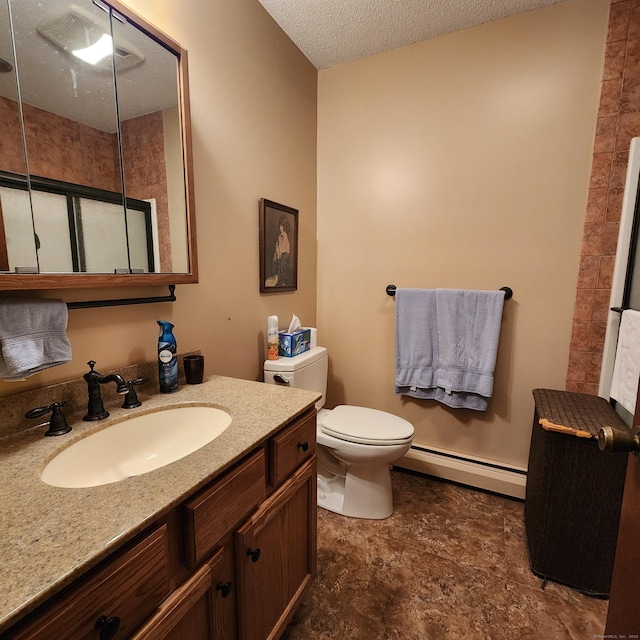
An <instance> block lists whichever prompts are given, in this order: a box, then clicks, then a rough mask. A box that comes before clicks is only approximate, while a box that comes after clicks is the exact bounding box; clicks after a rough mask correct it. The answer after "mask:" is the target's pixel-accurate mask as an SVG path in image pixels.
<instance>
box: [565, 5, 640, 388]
mask: <svg viewBox="0 0 640 640" xmlns="http://www.w3.org/2000/svg"><path fill="white" fill-rule="evenodd" d="M635 136H640V0H612V2H611V12H610V15H609V30H608V33H607V45H606V55H605V63H604V72H603V77H602V91H601V97H600V108H599V112H598V123H597V129H596V139H595V145H594V150H593V164H592V169H591V181H590V185H589V197H588V202H587V212H586V219H585V226H584V238H583V243H582V254H581V259H580V271H579V275H578V285H577V291H576V303H575V309H574V316H573V334H572V338H571V347H570V354H569V367H568V370H567V379H566V386H565V388H566V390H567V391H578V392H585V393H590V394H593V395H597V393H598V383H599V379H600V366H601V364H602V351H603V347H604V336H605V330H606V326H607V313H608V308H609V297H610V295H611V282H612V276H613V266H614V262H615V255H616V246H617V240H618V229H619V225H620V215H621V210H622V195H623V191H624V182H625V175H626V169H627V160H628V154H629V142H630V140H631V138H633V137H635Z"/></svg>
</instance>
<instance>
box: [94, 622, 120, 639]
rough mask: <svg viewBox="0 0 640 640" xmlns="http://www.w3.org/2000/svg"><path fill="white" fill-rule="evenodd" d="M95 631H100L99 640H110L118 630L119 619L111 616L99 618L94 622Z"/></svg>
mask: <svg viewBox="0 0 640 640" xmlns="http://www.w3.org/2000/svg"><path fill="white" fill-rule="evenodd" d="M95 628H96V629H100V640H111V639H112V638H115V636H116V633H118V629H120V618H118V616H113V617H112V618H107V616H100V617H99V618H98V619H97V620H96V626H95Z"/></svg>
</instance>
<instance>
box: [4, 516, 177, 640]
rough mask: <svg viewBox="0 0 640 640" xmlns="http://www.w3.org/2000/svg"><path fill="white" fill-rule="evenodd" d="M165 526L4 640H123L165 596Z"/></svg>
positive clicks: (88, 577)
mask: <svg viewBox="0 0 640 640" xmlns="http://www.w3.org/2000/svg"><path fill="white" fill-rule="evenodd" d="M167 548H168V547H167V527H166V525H165V524H163V525H161V526H160V527H157V528H155V530H153V531H151V533H149V534H148V535H146V536H144V537H143V538H142V539H141V540H140V541H139V542H135V543H134V544H133V545H132V546H130V547H129V548H128V549H126V550H124V551H122V552H117V553H116V554H114V557H113V558H109V560H108V561H106V563H103V564H102V565H100V567H99V568H98V569H97V570H95V571H92V572H90V573H89V574H88V575H87V576H86V577H84V578H81V579H80V580H79V581H77V582H76V583H74V584H73V585H72V586H71V587H70V588H69V589H68V590H67V591H66V592H63V593H62V594H61V595H60V596H58V597H57V598H55V599H53V600H52V601H51V602H50V603H49V604H47V605H45V606H44V607H43V608H42V609H41V610H39V611H38V612H37V614H36V615H35V616H32V618H30V619H28V620H27V621H26V623H24V624H23V625H21V626H20V628H19V629H16V630H14V631H12V630H9V631H8V632H7V635H6V636H3V638H4V637H6V638H10V639H11V640H52V638H55V639H56V640H67V639H69V640H84V639H87V640H89V639H91V640H94V639H95V640H98V639H100V640H108V639H109V638H127V637H129V636H130V635H131V633H132V632H133V631H134V630H135V629H136V628H137V627H139V626H140V624H141V623H142V622H144V620H145V619H146V618H148V617H149V616H150V615H152V614H153V613H154V611H155V609H156V608H157V606H158V604H159V603H160V602H162V600H163V599H164V598H165V597H166V596H168V595H169V592H170V587H169V573H168V555H167Z"/></svg>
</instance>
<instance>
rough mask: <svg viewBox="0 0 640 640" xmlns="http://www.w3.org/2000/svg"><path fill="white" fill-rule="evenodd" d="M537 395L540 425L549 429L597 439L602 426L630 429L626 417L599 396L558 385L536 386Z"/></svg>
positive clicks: (534, 391)
mask: <svg viewBox="0 0 640 640" xmlns="http://www.w3.org/2000/svg"><path fill="white" fill-rule="evenodd" d="M533 398H534V400H535V405H536V411H537V413H538V418H539V422H540V425H541V426H542V428H543V429H545V430H547V431H558V432H561V433H566V434H568V435H573V436H578V437H579V438H595V439H597V437H598V431H599V430H600V428H601V427H613V428H614V429H618V430H620V431H629V427H628V426H627V424H626V423H625V422H624V420H622V418H621V417H620V416H619V415H618V414H617V413H616V412H615V411H614V410H613V408H612V407H611V405H610V404H609V403H608V402H607V401H606V400H605V399H604V398H600V397H599V396H592V395H590V394H588V393H575V392H573V391H558V390H555V389H534V390H533Z"/></svg>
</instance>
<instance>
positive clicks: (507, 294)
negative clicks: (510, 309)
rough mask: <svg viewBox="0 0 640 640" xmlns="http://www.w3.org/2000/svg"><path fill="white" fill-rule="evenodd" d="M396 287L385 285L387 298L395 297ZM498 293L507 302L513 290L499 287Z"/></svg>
mask: <svg viewBox="0 0 640 640" xmlns="http://www.w3.org/2000/svg"><path fill="white" fill-rule="evenodd" d="M397 288H398V287H396V285H395V284H388V285H387V295H388V296H391V297H393V296H395V295H396V289H397ZM500 291H504V299H505V300H509V298H512V297H513V289H511V287H500Z"/></svg>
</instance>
